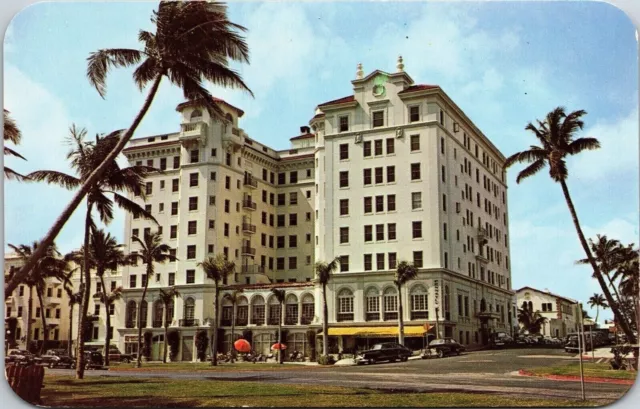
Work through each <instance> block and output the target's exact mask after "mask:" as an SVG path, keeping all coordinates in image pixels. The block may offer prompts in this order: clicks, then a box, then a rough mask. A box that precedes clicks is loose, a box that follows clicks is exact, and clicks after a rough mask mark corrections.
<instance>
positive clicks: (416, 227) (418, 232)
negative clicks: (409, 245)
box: [412, 221, 422, 239]
mask: <svg viewBox="0 0 640 409" xmlns="http://www.w3.org/2000/svg"><path fill="white" fill-rule="evenodd" d="M412 232H413V238H414V239H420V238H422V222H420V221H418V222H413V223H412Z"/></svg>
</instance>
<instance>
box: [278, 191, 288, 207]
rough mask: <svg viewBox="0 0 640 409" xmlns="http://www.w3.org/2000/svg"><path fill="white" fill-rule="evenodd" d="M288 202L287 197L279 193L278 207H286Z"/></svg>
mask: <svg viewBox="0 0 640 409" xmlns="http://www.w3.org/2000/svg"><path fill="white" fill-rule="evenodd" d="M285 202H286V195H285V194H284V193H278V202H277V203H278V206H284V205H285Z"/></svg>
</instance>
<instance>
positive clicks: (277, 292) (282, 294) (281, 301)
mask: <svg viewBox="0 0 640 409" xmlns="http://www.w3.org/2000/svg"><path fill="white" fill-rule="evenodd" d="M271 292H272V293H273V296H274V297H276V300H278V305H279V306H280V319H279V320H278V362H280V363H281V364H282V363H284V361H283V356H282V316H283V306H284V299H285V297H286V293H285V291H284V290H282V289H279V288H272V289H271Z"/></svg>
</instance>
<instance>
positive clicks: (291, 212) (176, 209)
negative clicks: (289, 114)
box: [116, 58, 514, 360]
mask: <svg viewBox="0 0 640 409" xmlns="http://www.w3.org/2000/svg"><path fill="white" fill-rule="evenodd" d="M351 84H352V91H351V92H350V94H349V95H348V96H346V97H343V98H339V99H335V100H333V101H329V102H325V103H321V104H319V105H318V106H317V108H316V111H315V113H314V115H313V117H312V118H311V120H310V122H309V125H308V126H302V127H301V128H300V135H297V136H294V137H292V138H291V139H290V141H291V147H290V149H286V150H274V149H272V148H270V147H269V146H266V145H264V144H262V143H260V142H258V141H256V140H255V139H252V138H251V137H250V136H249V135H247V134H246V133H245V132H244V131H243V130H242V128H241V127H240V119H241V118H242V116H243V114H244V112H243V111H242V110H241V109H240V108H237V107H235V106H233V105H231V104H229V103H227V102H225V101H222V100H217V103H218V105H219V106H220V108H221V109H222V110H223V111H224V113H225V115H226V119H225V121H220V120H216V119H214V118H212V117H211V116H210V115H209V113H208V112H207V110H206V109H205V108H204V106H202V105H201V104H198V103H197V102H188V103H182V104H180V105H178V107H177V111H178V112H179V113H180V115H181V124H180V128H181V129H180V131H179V132H177V133H169V134H165V135H157V136H152V137H144V138H138V139H134V140H132V141H131V142H130V144H129V145H128V147H127V148H126V149H125V150H124V154H125V156H126V157H127V159H128V161H129V163H130V164H132V165H134V164H144V165H149V166H154V167H157V168H159V169H160V170H161V172H157V173H154V174H152V175H150V176H149V177H148V178H147V180H146V200H144V201H143V199H142V198H140V197H137V198H136V197H132V199H133V200H136V201H138V202H139V203H140V204H143V205H145V206H146V207H147V210H149V211H150V212H151V213H152V214H153V215H154V217H155V218H156V220H157V221H158V223H159V224H158V225H156V224H155V223H153V222H152V221H150V220H146V219H142V218H137V219H136V218H134V217H133V216H131V215H127V216H126V221H125V245H126V247H127V250H128V251H131V252H135V251H138V245H137V244H135V243H133V242H132V240H131V237H132V236H135V235H143V234H144V233H145V232H150V231H155V230H159V231H160V232H161V234H162V236H163V240H164V242H165V243H167V244H168V245H170V246H171V247H172V249H173V250H172V251H173V252H175V255H176V257H177V258H178V261H176V262H171V263H167V264H164V265H159V264H158V265H156V267H155V268H156V271H155V276H154V277H145V275H144V273H145V267H144V266H142V265H139V266H129V267H125V268H124V269H123V271H122V285H123V287H124V292H123V299H122V301H121V302H122V303H123V309H124V311H125V312H124V314H122V315H120V316H118V317H117V319H116V331H117V332H118V333H119V339H120V342H121V345H120V346H121V349H124V350H125V351H127V352H135V351H134V350H133V349H132V348H135V346H134V345H135V341H136V338H135V337H136V335H137V329H136V316H137V315H136V314H137V310H138V307H139V302H140V297H141V294H142V287H143V285H144V280H149V291H148V295H147V300H148V301H147V302H146V303H145V304H144V305H142V309H141V311H142V314H144V317H143V325H144V327H145V329H144V331H145V332H151V333H152V336H153V340H154V341H153V342H154V345H155V344H162V343H163V328H162V326H163V319H162V317H163V314H162V312H163V306H162V304H161V303H160V302H159V301H158V290H159V289H160V288H167V287H170V286H175V287H176V288H177V289H178V290H179V291H180V293H181V297H180V298H177V299H176V300H175V302H174V305H171V306H170V308H171V309H172V313H171V315H172V317H173V318H172V320H171V323H170V328H171V330H172V331H178V332H179V334H180V348H179V349H180V350H179V351H178V354H177V358H176V359H179V360H193V359H194V358H195V351H194V339H195V334H196V332H197V330H199V329H205V330H208V329H209V327H210V323H211V319H212V317H213V314H214V308H213V294H214V290H213V288H214V286H213V282H212V281H211V280H208V279H207V278H206V277H205V275H204V273H203V271H202V270H201V269H200V268H198V267H197V265H196V264H197V263H198V262H200V261H202V260H203V259H205V258H206V257H208V256H214V255H215V254H219V253H222V254H224V255H225V256H227V257H228V258H229V259H230V260H232V261H234V262H235V264H236V272H235V274H233V275H232V276H230V277H229V278H228V280H227V282H225V283H224V284H225V285H226V287H225V290H224V291H223V292H228V291H231V290H232V289H234V288H239V287H240V288H243V290H244V294H243V296H242V297H241V300H240V301H239V303H238V305H237V307H236V314H235V319H236V333H235V334H234V338H237V337H238V336H240V335H241V334H242V333H243V331H244V334H245V336H247V337H248V336H250V337H251V339H252V343H253V346H254V349H255V350H257V351H260V352H267V351H268V350H269V347H270V345H271V344H272V343H273V342H275V333H276V331H277V323H278V318H279V313H280V309H279V308H280V307H279V306H278V304H277V302H274V301H275V300H274V298H273V297H272V296H271V293H270V289H271V288H276V287H277V288H283V289H285V290H286V292H287V299H286V304H285V314H284V315H285V323H284V324H285V325H284V328H285V330H286V337H285V342H286V343H288V344H289V349H290V350H294V349H297V350H303V351H305V353H306V354H309V353H310V350H311V349H312V346H313V345H312V344H313V338H314V336H317V339H318V340H321V337H320V336H319V333H320V332H321V324H322V322H321V321H322V319H321V311H322V294H321V289H320V286H318V285H317V283H315V281H314V280H315V273H314V264H315V263H316V262H318V261H329V260H332V259H335V258H338V259H339V267H338V270H337V271H336V272H335V274H334V275H333V277H332V279H331V280H330V283H329V286H328V293H327V301H328V307H329V321H330V324H331V328H330V330H329V335H330V347H331V350H335V351H336V352H337V350H349V349H352V348H355V347H357V348H364V347H366V344H367V343H368V342H369V341H373V340H375V339H377V338H382V337H386V336H394V334H397V330H394V328H395V327H396V326H397V318H398V293H397V290H396V288H395V287H394V285H393V279H394V270H395V268H396V266H397V264H398V263H399V262H400V261H402V260H407V261H409V262H413V263H414V264H415V265H416V266H417V267H418V268H419V274H418V278H417V279H416V280H413V281H411V282H409V283H408V284H407V285H406V286H405V287H403V290H402V294H401V297H402V302H403V306H404V315H405V316H404V320H405V325H406V337H407V338H406V344H407V345H408V346H410V347H413V348H419V347H421V346H422V345H423V342H424V341H425V339H426V335H427V334H425V332H426V331H427V330H428V332H429V333H430V334H431V335H432V336H435V331H436V327H437V330H438V331H439V332H440V336H446V337H453V338H455V339H456V340H458V341H460V342H461V343H463V344H467V345H474V344H482V343H486V342H487V340H488V336H489V334H490V333H491V332H492V331H497V330H502V331H510V329H511V328H512V323H513V320H514V317H513V314H512V313H511V312H512V308H511V306H512V302H513V294H514V293H513V291H512V290H511V272H510V266H509V247H508V244H509V239H508V231H509V229H508V211H507V186H506V177H505V171H504V169H503V163H504V160H505V158H504V156H503V155H502V154H501V153H500V152H499V151H498V149H497V148H496V147H495V146H494V145H493V144H492V143H491V141H490V140H489V139H488V138H487V137H486V136H485V135H484V134H483V133H482V132H481V131H480V130H479V129H478V128H477V127H476V126H475V125H474V124H473V123H472V122H471V120H470V119H469V118H468V117H467V116H466V115H465V114H464V112H463V111H462V110H461V108H460V107H458V105H456V104H455V103H454V102H453V101H452V100H451V99H450V98H449V97H448V96H447V94H446V93H445V92H444V91H443V90H442V89H441V88H440V87H439V86H436V85H421V84H415V83H414V81H413V79H412V78H411V77H410V76H409V75H408V74H407V73H406V72H405V71H404V65H403V62H402V59H401V58H399V60H398V64H397V67H396V72H394V73H386V72H383V71H379V70H376V71H374V72H372V73H370V74H369V75H367V76H365V75H364V72H363V70H362V66H361V65H359V66H358V70H357V73H356V79H355V80H353V81H351ZM233 310H234V309H233V307H231V306H230V305H227V304H225V303H223V305H222V308H221V310H220V318H221V324H222V328H221V329H220V332H221V335H223V336H221V337H219V338H220V339H221V341H220V342H221V344H220V349H221V350H227V349H228V348H229V347H230V344H231V340H232V335H231V331H230V329H231V328H230V324H231V319H232V316H233ZM425 324H429V325H427V326H425ZM249 331H250V335H249ZM310 331H312V333H311V332H310ZM394 331H395V332H394ZM154 350H156V351H160V350H161V347H159V348H155V349H154ZM158 353H159V352H158Z"/></svg>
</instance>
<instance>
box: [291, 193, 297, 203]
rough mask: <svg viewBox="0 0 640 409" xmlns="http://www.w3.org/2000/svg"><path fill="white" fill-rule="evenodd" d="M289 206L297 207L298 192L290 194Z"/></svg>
mask: <svg viewBox="0 0 640 409" xmlns="http://www.w3.org/2000/svg"><path fill="white" fill-rule="evenodd" d="M289 204H290V205H297V204H298V192H291V193H289Z"/></svg>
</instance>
